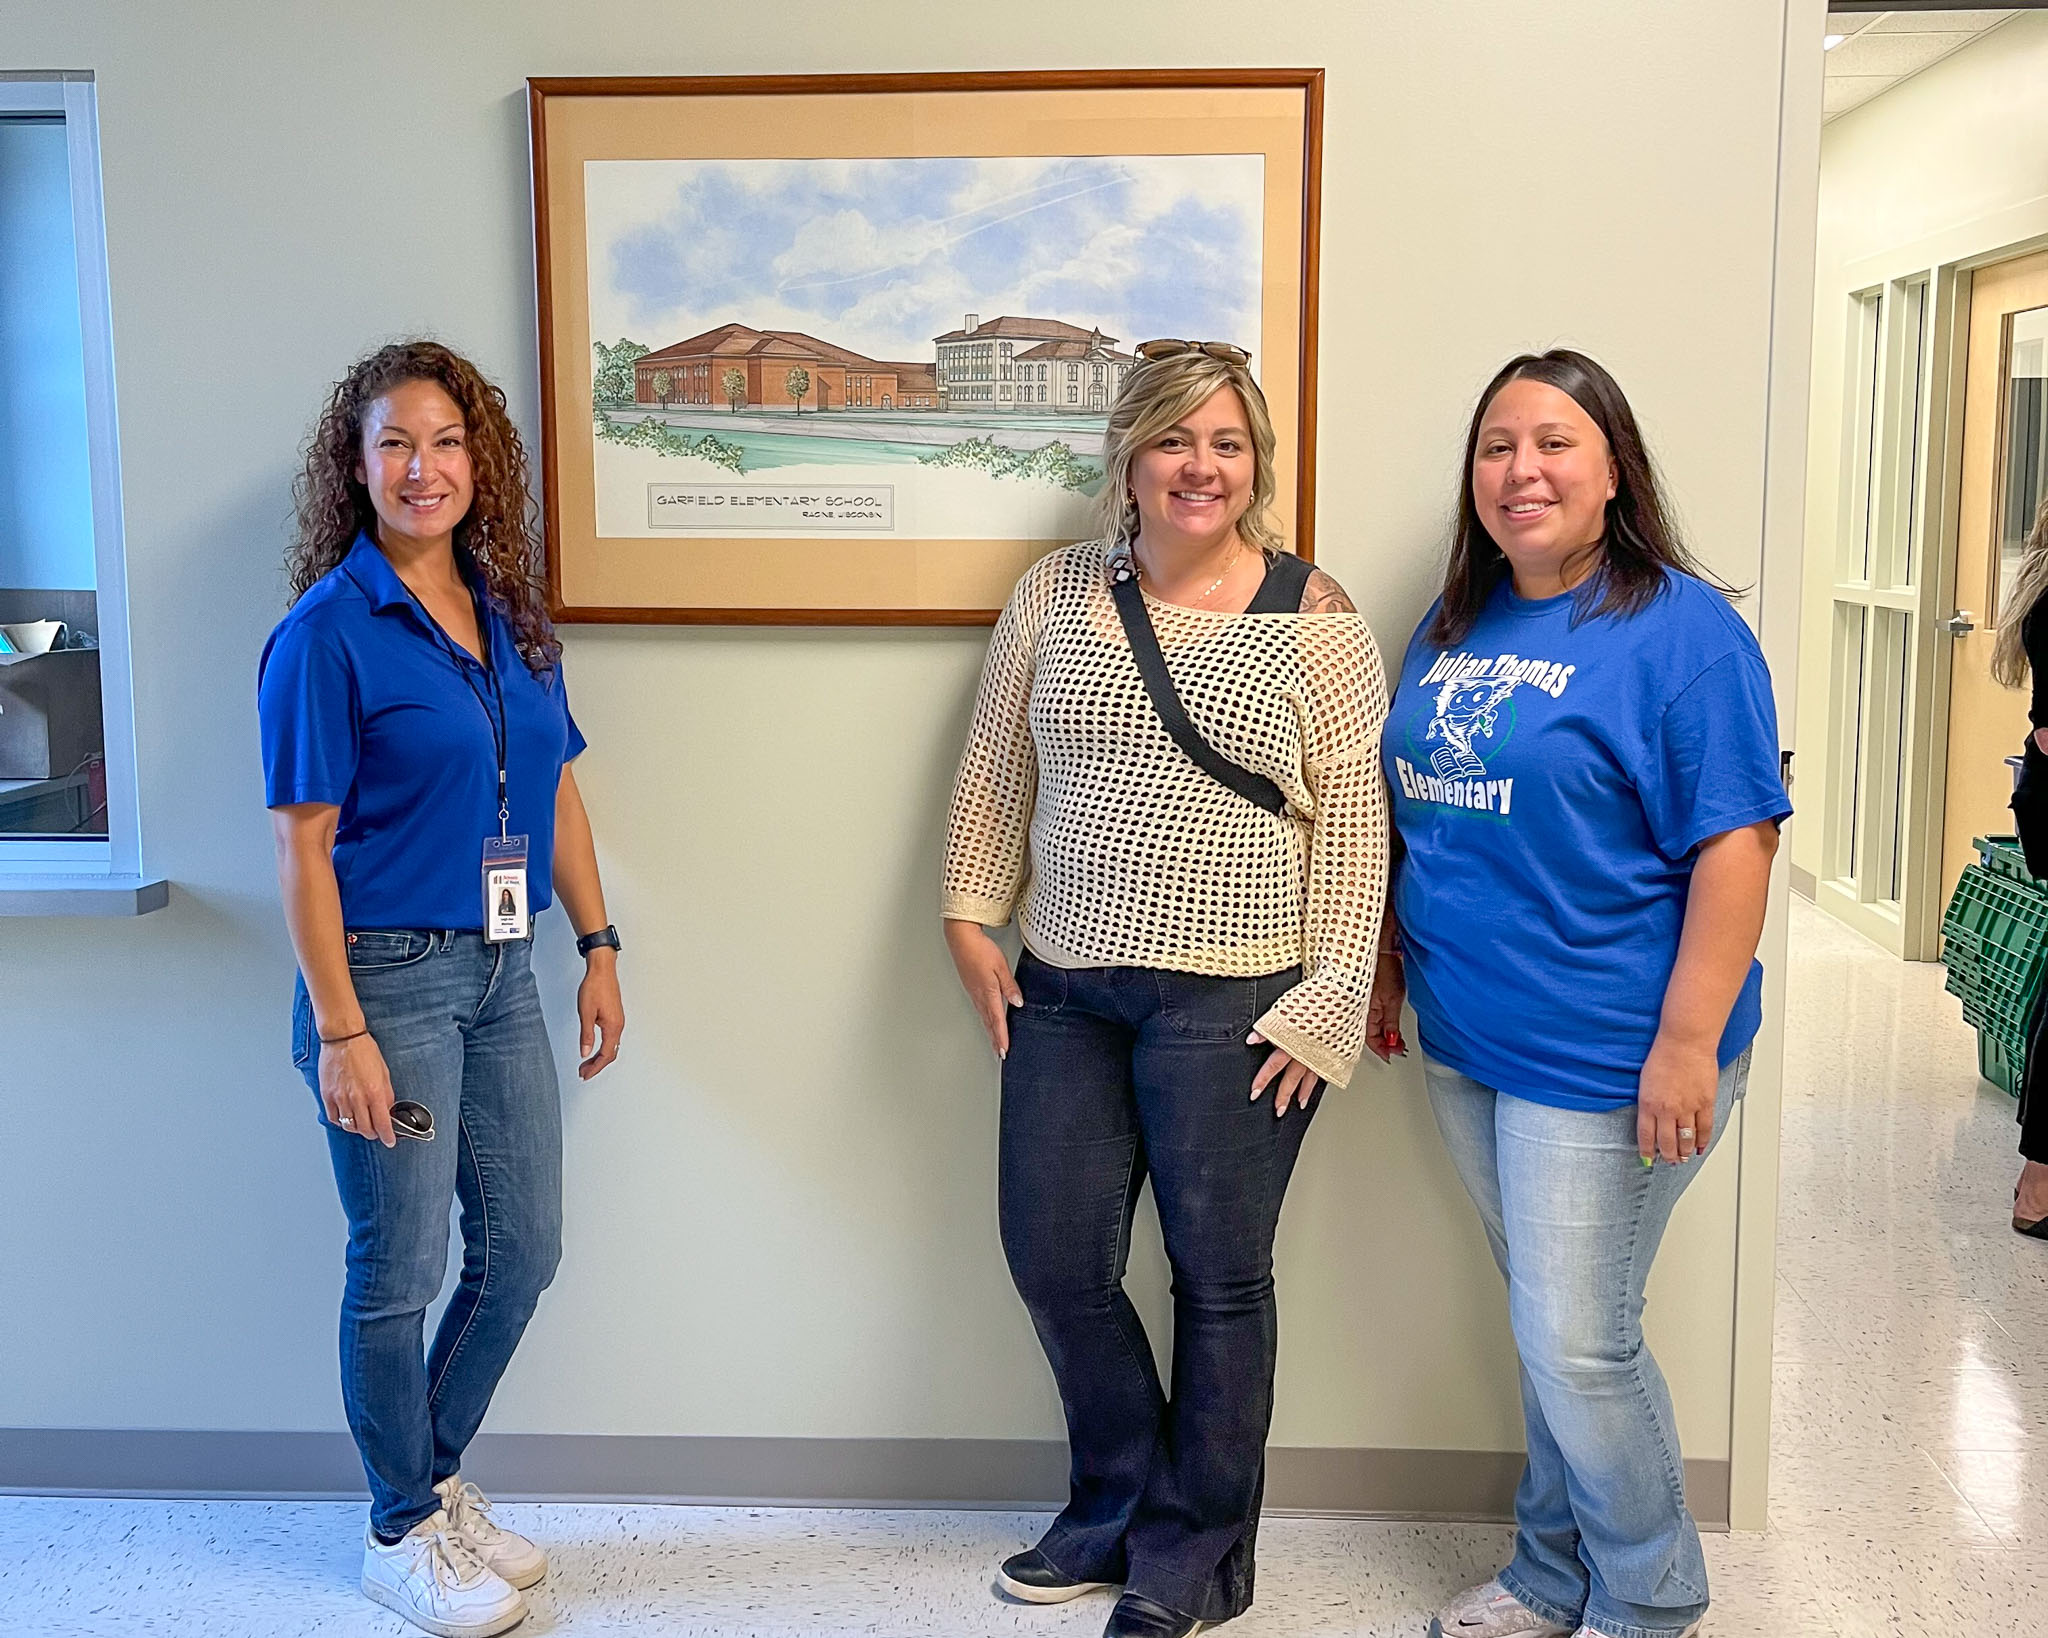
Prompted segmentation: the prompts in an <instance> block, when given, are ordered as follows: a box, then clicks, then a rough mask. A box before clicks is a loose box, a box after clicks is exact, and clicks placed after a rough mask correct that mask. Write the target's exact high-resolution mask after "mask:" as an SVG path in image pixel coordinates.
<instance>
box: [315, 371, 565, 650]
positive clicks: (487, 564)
mask: <svg viewBox="0 0 2048 1638" xmlns="http://www.w3.org/2000/svg"><path fill="white" fill-rule="evenodd" d="M408 381H431V382H432V383H433V384H434V385H435V386H437V387H439V388H440V389H441V390H442V391H443V392H445V393H447V395H448V396H449V397H450V398H452V399H453V400H454V401H455V407H456V408H457V409H459V410H461V411H462V420H463V425H464V426H465V428H466V429H467V432H468V443H469V461H470V470H471V473H472V476H473V478H474V481H475V486H476V494H475V498H474V499H472V500H471V502H470V506H469V511H468V513H467V514H466V515H465V516H464V517H463V519H462V521H461V522H460V523H458V524H456V526H455V551H456V561H457V563H458V564H460V563H462V562H463V561H464V559H465V558H466V559H467V561H468V562H469V563H473V564H475V566H476V568H477V571H478V572H479V573H480V574H481V575H482V576H483V581H484V587H485V589H486V590H487V591H488V592H489V593H490V596H491V599H492V601H493V602H495V603H497V604H499V605H500V606H501V607H502V608H503V610H504V612H505V615H506V617H507V618H508V619H509V620H510V621H511V623H512V636H513V643H514V646H516V647H517V648H518V650H519V655H520V658H521V659H523V660H525V662H526V665H527V669H528V670H530V671H532V672H534V673H535V674H536V675H538V674H541V673H545V672H547V671H550V670H552V669H553V668H554V666H555V664H556V662H557V661H559V660H560V659H561V656H562V645H561V644H560V643H559V642H558V641H557V640H556V638H555V631H554V624H553V622H552V621H550V620H549V619H548V597H547V584H546V582H545V580H543V578H542V576H541V567H540V566H541V549H540V536H539V530H538V520H539V514H538V510H537V508H536V507H535V505H534V502H533V496H532V494H531V493H530V491H529V490H528V488H527V479H526V446H525V445H524V444H522V443H521V442H520V441H519V429H518V428H517V427H515V426H513V424H512V417H511V416H510V415H508V414H507V413H506V411H505V395H504V394H503V393H502V392H500V391H499V390H498V389H497V388H496V387H494V386H493V385H492V384H491V383H490V382H489V381H487V380H485V379H484V376H483V373H482V372H481V371H480V370H478V369H477V367H476V366H475V365H474V364H472V363H470V362H469V360H468V359H466V358H464V357H462V355H461V354H459V353H456V352H454V351H452V350H451V349H449V348H447V347H444V346H442V345H441V344H440V343H439V342H438V341H397V342H393V343H391V344H390V345H389V346H386V347H379V348H378V349H377V350H376V351H375V352H374V353H372V354H370V355H369V357H367V358H364V359H360V360H358V361H357V363H356V364H355V365H354V367H353V368H351V369H350V370H349V372H348V374H347V375H345V376H343V377H342V378H341V380H340V381H338V382H337V383H336V384H335V388H334V392H333V394H332V395H331V396H330V397H329V398H328V400H327V407H326V408H325V409H324V410H322V411H321V412H320V419H319V421H318V422H317V423H316V424H315V425H314V427H313V432H312V436H311V437H309V438H308V439H307V440H306V469H305V471H303V472H302V473H300V474H299V477H298V481H297V482H296V483H294V484H293V485H292V498H293V500H294V501H295V502H296V503H297V505H298V515H299V532H298V538H297V539H296V540H294V541H293V542H292V544H291V546H290V548H289V549H288V550H287V551H286V552H285V568H286V571H287V573H288V575H289V579H290V585H291V601H292V602H294V603H296V602H297V601H298V600H299V599H300V598H301V597H303V596H304V595H305V594H306V592H307V591H308V590H309V589H310V588H311V586H312V584H313V582H314V581H316V580H318V579H319V578H320V577H321V576H322V575H324V574H326V573H327V572H328V571H329V570H330V569H332V568H334V567H335V566H336V565H337V564H339V563H340V562H341V560H342V559H343V558H345V557H347V556H348V554H349V549H350V548H351V547H352V546H354V544H355V541H356V536H357V535H359V534H367V535H369V537H370V538H371V539H372V540H375V539H376V538H377V513H376V510H375V508H374V507H372V506H371V504H370V492H369V490H368V489H366V488H365V487H364V486H363V485H362V484H361V483H359V482H357V481H356V468H357V466H358V465H360V464H361V462H362V459H363V413H364V411H365V410H366V409H368V407H369V406H370V405H371V404H373V403H374V402H376V400H377V399H379V398H381V397H383V396H384V394H386V393H388V392H390V391H391V390H392V389H393V388H394V387H401V386H404V385H405V384H406V383H407V382H408Z"/></svg>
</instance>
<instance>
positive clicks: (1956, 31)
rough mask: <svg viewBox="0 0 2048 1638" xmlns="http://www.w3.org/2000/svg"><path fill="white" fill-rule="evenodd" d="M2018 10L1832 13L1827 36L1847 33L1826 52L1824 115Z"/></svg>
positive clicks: (1862, 99) (1858, 101) (1833, 114)
mask: <svg viewBox="0 0 2048 1638" xmlns="http://www.w3.org/2000/svg"><path fill="white" fill-rule="evenodd" d="M2017 15H2018V12H2017V11H2016V10H1998V11H1992V10H1976V11H1926V10H1915V11H1830V12H1829V13H1828V37H1829V38H1830V39H1833V38H1834V37H1835V36H1836V35H1838V34H1839V35H1840V36H1841V37H1842V40H1841V44H1839V45H1837V46H1835V47H1833V48H1832V49H1831V50H1829V52H1828V53H1827V59H1826V61H1827V82H1826V88H1825V91H1824V94H1823V100H1822V103H1821V118H1822V119H1823V120H1824V121H1825V120H1831V119H1836V118H1838V117H1840V116H1841V115H1843V114H1846V113H1848V111H1849V110H1850V109H1852V108H1856V107H1860V106H1861V105H1862V104H1864V103H1866V102H1868V101H1869V100H1870V99H1871V98H1872V97H1874V96H1876V95H1877V94H1878V93H1879V92H1881V91H1889V90H1890V89H1891V88H1892V87H1893V86H1895V85H1897V84H1898V83H1899V82H1900V81H1901V80H1907V79H1911V78H1912V77H1913V76H1914V75H1915V74H1917V73H1919V72H1920V70H1921V69H1923V68H1927V67H1929V66H1931V65H1932V64H1934V63H1938V62H1940V61H1941V59H1942V58H1944V57H1946V56H1948V55H1949V54H1950V53H1951V52H1954V51H1960V50H1961V49H1962V48H1963V47H1964V46H1966V45H1968V44H1969V43H1970V42H1971V41H1972V40H1974V39H1976V38H1977V37H1978V36H1979V35H1981V34H1983V33H1984V32H1985V31H1986V30H1988V29H1994V28H1996V27H1998V25H1999V24H2000V23H2002V22H2004V21H2005V20H2006V19H2007V18H2009V17H2014V16H2017Z"/></svg>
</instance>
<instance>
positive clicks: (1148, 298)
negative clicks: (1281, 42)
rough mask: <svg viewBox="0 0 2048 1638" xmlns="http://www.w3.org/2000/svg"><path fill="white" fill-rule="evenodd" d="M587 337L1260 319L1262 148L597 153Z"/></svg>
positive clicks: (887, 348)
mask: <svg viewBox="0 0 2048 1638" xmlns="http://www.w3.org/2000/svg"><path fill="white" fill-rule="evenodd" d="M584 186H585V190H586V202H587V210H586V219H587V222H588V232H589V254H590V261H589V266H590V318H591V325H590V329H591V335H592V336H593V337H594V338H598V339H602V340H606V341H616V340H618V339H619V338H620V337H622V336H623V337H629V338H631V339H632V340H634V341H638V342H641V343H644V344H645V345H647V346H649V347H656V348H659V347H665V346H668V345H669V344H670V343H672V342H676V341H681V340H683V339H684V338H685V337H688V336H692V335H695V334H697V333H699V332H700V331H704V330H708V329H711V328H712V327H713V326H715V325H719V324H724V323H727V322H731V321H737V322H739V323H742V324H748V325H752V326H753V327H754V328H756V329H763V330H803V331H806V332H808V333H810V334H812V335H816V336H819V337H822V338H823V339H825V340H827V341H831V342H834V343H836V344H838V345H839V346H842V347H849V348H852V349H853V350H854V351H856V352H862V353H866V354H868V355H869V356H870V357H873V358H886V359H904V360H914V361H928V360H929V359H931V357H932V356H933V352H932V337H934V336H936V335H939V334H941V333H943V332H945V331H948V330H953V329H957V328H959V326H960V324H961V322H962V319H963V318H964V316H965V315H966V314H968V313H979V314H980V315H981V316H982V318H984V319H991V318H994V317H996V316H997V315H998V314H1001V313H1016V314H1028V315H1030V316H1032V317H1036V318H1056V319H1064V320H1066V321H1067V322H1068V323H1070V324H1078V325H1081V326H1083V327H1087V326H1091V325H1099V326H1100V327H1101V328H1102V330H1103V331H1104V332H1105V333H1106V334H1109V335H1113V336H1117V337H1120V338H1121V339H1122V340H1123V342H1124V343H1125V344H1126V346H1128V345H1129V344H1130V343H1131V342H1134V341H1141V340H1144V339H1145V338H1147V337H1150V336H1192V337H1196V338H1200V339H1210V340H1230V341H1237V342H1240V343H1242V344H1244V345H1246V346H1250V347H1252V348H1253V349H1254V350H1256V348H1257V345H1258V338H1259V288H1260V268H1259V233H1260V223H1261V221H1262V219H1263V189H1264V160H1263V158H1262V157H1261V156H1260V155H1257V154H1243V155H1240V154H1224V155H1197V156H1187V157H1174V156H1143V157H1132V158H1080V159H1074V158H1064V159H853V160H815V159H799V160H779V159H761V160H680V159H678V160H593V161H591V162H589V163H588V164H586V165H585V167H584Z"/></svg>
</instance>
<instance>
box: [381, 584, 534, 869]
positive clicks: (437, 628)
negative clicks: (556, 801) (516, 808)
mask: <svg viewBox="0 0 2048 1638" xmlns="http://www.w3.org/2000/svg"><path fill="white" fill-rule="evenodd" d="M406 595H407V596H408V597H412V603H413V607H414V608H416V609H418V610H419V611H420V615H421V617H422V618H423V619H425V621H426V622H427V624H428V625H429V626H430V627H432V628H433V632H434V638H435V641H436V643H437V644H438V645H439V646H440V648H441V651H442V652H443V653H445V654H446V655H447V656H448V658H449V659H450V660H451V661H453V662H454V665H455V669H456V672H457V673H458V674H459V675H460V676H461V678H462V681H463V685H464V686H465V687H466V688H468V690H469V692H470V696H471V698H473V699H474V700H475V701H476V703H477V705H478V706H479V707H481V708H482V710H483V714H484V718H485V720H486V721H488V722H489V723H490V725H491V748H492V749H493V750H494V751H495V752H496V753H497V757H498V839H499V840H500V841H503V840H504V839H505V827H506V824H507V823H508V821H510V819H511V817H512V805H511V802H510V800H509V799H508V797H507V794H506V787H505V762H506V757H505V739H506V722H505V684H504V682H503V681H502V680H501V679H500V678H499V676H498V665H497V659H498V654H497V646H496V645H495V644H494V643H493V642H492V641H491V616H490V608H489V605H488V603H487V601H486V599H484V598H481V597H478V596H477V595H476V593H475V592H474V591H472V592H471V593H470V601H471V602H472V604H473V605H474V606H475V608H476V635H477V641H478V642H480V643H481V644H482V645H483V650H484V653H483V667H484V670H485V672H486V673H487V674H488V675H489V676H490V679H491V694H492V697H493V698H495V699H496V700H497V702H498V709H497V710H496V711H495V712H493V711H492V710H491V704H490V701H489V700H486V699H485V698H484V696H483V693H482V691H481V690H480V689H479V688H478V687H477V685H476V679H475V678H474V677H472V676H471V675H470V674H469V669H470V664H471V662H472V660H473V659H474V656H472V655H470V654H467V653H465V652H464V651H463V650H462V648H461V647H460V645H458V644H457V643H456V641H455V639H454V638H453V637H450V636H449V635H448V633H447V632H445V631H443V630H442V629H441V622H440V621H438V620H436V619H435V618H434V617H433V615H432V614H430V613H429V612H428V610H427V606H426V604H424V603H422V602H421V601H420V600H419V599H418V598H417V597H413V594H412V588H411V587H410V586H408V587H407V588H406Z"/></svg>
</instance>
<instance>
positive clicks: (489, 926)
mask: <svg viewBox="0 0 2048 1638" xmlns="http://www.w3.org/2000/svg"><path fill="white" fill-rule="evenodd" d="M529 931H531V918H530V917H529V915H528V914H527V909H526V838H525V837H524V836H487V837H485V838H484V942H485V943H486V944H510V943H512V942H513V941H514V940H516V939H523V938H525V937H526V935H527V933H528V932H529Z"/></svg>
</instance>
